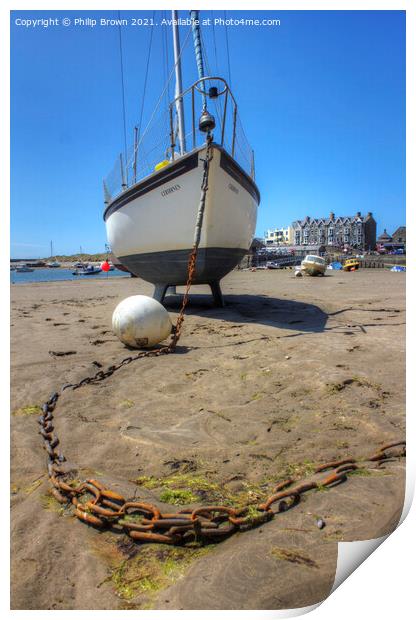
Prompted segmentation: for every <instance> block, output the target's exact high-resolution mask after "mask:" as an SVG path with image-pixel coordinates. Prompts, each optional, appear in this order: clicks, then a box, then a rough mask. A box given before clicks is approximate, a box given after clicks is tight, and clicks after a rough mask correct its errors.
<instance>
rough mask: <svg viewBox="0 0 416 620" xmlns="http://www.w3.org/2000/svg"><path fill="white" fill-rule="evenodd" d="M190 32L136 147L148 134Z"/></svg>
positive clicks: (189, 31) (190, 29)
mask: <svg viewBox="0 0 416 620" xmlns="http://www.w3.org/2000/svg"><path fill="white" fill-rule="evenodd" d="M191 32H192V28H189V30H188V34H187V35H186V38H185V41H184V42H183V45H182V48H181V50H180V52H179V55H178V59H177V61H176V63H175V64H174V66H173V67H172V69H171V72H170V74H169V77H168V79H167V82H166V84H165V86H164V89H163V91H162V94H161V95H160V97H159V99H158V101H157V103H156V105H155V108H154V110H153V113H152V116H151V117H150V120H149V122H148V123H147V125H146V127H145V129H144V131H143V133H142V137H141V139H140V141H139V142H138V146H139V145H140V144H141V143H142V141H143V139H144V137H145V135H146V134H147V132H148V130H149V127H150V126H151V124H152V121H153V118H154V116H155V114H156V112H157V109H158V108H159V106H160V103H161V101H162V99H163V97H164V95H165V93H166V90H167V88H168V87H169V83H170V80H171V79H172V75H173V73H174V71H175V69H176V65H177V64H178V62H179V60H180V58H181V56H182V54H183V52H184V50H185V47H186V45H187V43H188V41H189V35H190V34H191Z"/></svg>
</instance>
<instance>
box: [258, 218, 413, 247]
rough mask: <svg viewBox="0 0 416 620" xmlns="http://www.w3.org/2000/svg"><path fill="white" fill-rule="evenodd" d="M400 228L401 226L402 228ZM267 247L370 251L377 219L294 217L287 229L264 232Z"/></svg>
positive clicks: (373, 243) (373, 241)
mask: <svg viewBox="0 0 416 620" xmlns="http://www.w3.org/2000/svg"><path fill="white" fill-rule="evenodd" d="M401 229H403V227H401ZM264 243H265V245H266V246H270V245H271V246H281V245H283V246H293V247H315V246H316V247H334V248H340V249H343V248H348V249H357V250H363V251H364V250H365V251H372V250H375V249H376V248H377V243H378V240H377V222H376V221H375V219H374V217H373V214H372V213H371V211H370V212H368V213H367V215H362V214H361V212H360V211H357V213H356V214H355V215H342V216H341V215H335V213H334V212H331V213H330V214H329V217H320V218H311V217H309V216H308V215H307V216H306V217H305V218H303V220H296V221H294V222H293V223H292V225H291V226H288V227H287V228H272V229H269V230H267V231H266V232H265V238H264Z"/></svg>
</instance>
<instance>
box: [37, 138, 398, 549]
mask: <svg viewBox="0 0 416 620" xmlns="http://www.w3.org/2000/svg"><path fill="white" fill-rule="evenodd" d="M211 159H212V138H211V136H208V139H207V146H206V155H205V159H204V160H203V162H204V171H203V179H202V185H201V205H200V210H199V212H198V218H199V226H201V225H202V218H203V212H204V206H205V197H206V193H207V191H208V176H209V166H210V162H211ZM197 226H198V224H197ZM198 245H199V235H197V234H196V235H195V241H194V245H193V248H192V251H191V253H190V256H189V260H188V278H187V282H186V286H185V294H184V296H183V300H182V305H181V308H180V311H179V315H178V317H177V320H176V324H175V327H174V330H173V333H172V336H171V340H170V342H169V344H168V345H165V346H162V347H159V348H157V349H152V350H150V351H141V352H140V353H138V354H137V355H130V356H128V357H125V358H124V359H123V360H121V362H119V363H118V364H114V365H111V366H109V367H108V368H107V369H106V370H99V371H98V372H96V374H95V375H93V376H88V377H85V378H83V379H81V380H80V381H79V382H78V383H67V384H65V385H63V386H62V388H61V393H62V392H64V391H65V390H67V389H69V388H72V389H73V390H76V389H78V388H80V387H82V386H84V385H88V384H94V383H97V382H100V381H104V380H105V379H107V378H108V377H111V375H113V374H114V372H116V371H117V370H119V369H120V368H122V367H123V366H126V365H128V364H130V363H132V362H134V361H136V360H138V359H141V358H145V357H146V358H148V357H158V356H160V355H166V354H170V353H174V351H175V348H176V346H177V344H178V342H179V339H180V337H181V333H182V326H183V322H184V316H185V309H186V306H187V304H188V300H189V290H190V287H191V285H192V282H193V279H194V276H195V270H196V259H197V252H198ZM58 399H59V393H58V392H54V393H53V394H52V395H51V396H50V398H49V399H48V400H47V401H46V402H45V403H44V404H43V405H42V415H41V416H40V417H39V419H38V422H39V425H40V431H39V433H40V435H41V436H42V438H43V443H44V448H45V450H46V452H47V454H48V461H47V467H48V477H49V481H50V483H51V485H52V488H51V494H52V495H53V497H54V498H55V499H56V500H57V501H58V502H59V503H61V504H66V505H69V504H72V505H73V506H74V514H75V516H76V517H78V519H80V520H81V521H84V522H85V523H87V524H88V525H91V526H93V527H96V528H100V529H103V528H109V527H112V528H113V529H114V526H115V525H117V529H118V531H120V532H121V533H125V534H127V535H128V536H129V537H130V538H132V539H133V540H136V541H139V542H142V543H152V542H157V543H166V544H171V545H186V544H188V543H195V542H196V543H199V544H205V543H207V542H209V543H213V542H220V541H221V540H224V539H225V538H227V537H228V536H230V535H232V534H234V533H235V532H237V531H239V530H240V531H244V530H246V529H250V528H253V527H256V526H258V525H260V524H262V523H265V522H266V521H269V520H270V519H273V518H274V516H275V515H276V514H278V513H280V512H285V511H287V510H289V509H290V508H293V507H294V506H296V505H297V504H298V503H299V501H300V497H301V495H302V494H304V493H306V492H308V491H311V490H312V489H316V488H321V487H328V488H332V487H333V486H335V485H337V484H340V483H342V482H345V481H346V480H347V478H348V474H350V473H352V472H353V471H354V470H356V469H358V468H359V464H361V466H364V465H365V463H374V462H376V463H377V464H378V465H380V464H382V463H383V462H385V461H388V460H390V459H392V458H398V457H400V456H404V455H405V446H406V442H405V441H396V442H394V443H389V444H386V445H384V446H382V447H381V448H379V449H378V451H377V452H376V453H375V454H372V455H370V456H369V457H367V458H364V459H356V458H351V459H348V458H347V459H343V460H339V461H333V462H330V463H325V464H323V465H320V466H319V467H317V468H316V469H315V472H314V473H315V474H320V473H325V472H326V475H325V476H324V478H323V479H321V480H309V481H306V482H300V480H299V479H294V478H290V479H287V480H284V481H282V482H279V483H278V484H277V485H276V486H275V487H274V489H273V493H272V494H271V495H270V496H269V497H268V498H267V499H266V501H264V502H262V503H249V504H247V505H245V506H243V507H230V506H220V505H218V506H217V505H215V506H200V507H197V508H193V509H192V508H184V509H182V510H179V511H178V512H174V513H162V512H161V511H160V509H159V508H158V507H157V506H155V505H154V504H150V503H146V502H141V501H130V500H126V498H125V497H123V496H122V495H120V494H119V493H116V492H114V491H112V490H111V489H108V488H107V487H106V486H105V485H103V484H102V483H101V482H99V481H98V480H95V479H92V478H89V479H87V480H85V481H84V482H81V483H76V481H74V480H71V478H70V475H69V474H68V473H67V472H66V471H65V468H64V467H63V463H64V462H65V460H66V459H65V457H64V455H63V454H62V452H61V451H60V450H59V449H58V446H59V443H60V442H59V439H58V437H57V435H56V433H55V432H54V426H53V419H54V411H55V408H56V405H57V402H58ZM328 472H329V473H328ZM296 483H298V484H296Z"/></svg>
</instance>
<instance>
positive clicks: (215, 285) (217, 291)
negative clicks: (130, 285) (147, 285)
mask: <svg viewBox="0 0 416 620" xmlns="http://www.w3.org/2000/svg"><path fill="white" fill-rule="evenodd" d="M208 284H209V287H210V289H211V293H212V297H213V299H214V306H216V307H217V308H224V306H225V303H224V298H223V296H222V291H221V286H220V282H219V280H216V281H215V282H208ZM166 295H176V286H175V285H172V284H155V290H154V292H153V299H156V301H158V302H159V303H161V304H163V302H164V299H165V297H166Z"/></svg>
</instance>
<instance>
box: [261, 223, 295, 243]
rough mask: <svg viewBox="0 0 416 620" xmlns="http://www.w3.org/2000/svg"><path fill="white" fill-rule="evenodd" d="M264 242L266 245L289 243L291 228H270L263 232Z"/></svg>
mask: <svg viewBox="0 0 416 620" xmlns="http://www.w3.org/2000/svg"><path fill="white" fill-rule="evenodd" d="M264 242H265V244H266V245H290V244H292V243H293V229H292V227H291V226H288V227H287V228H271V229H269V230H267V231H266V232H265V233H264Z"/></svg>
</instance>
